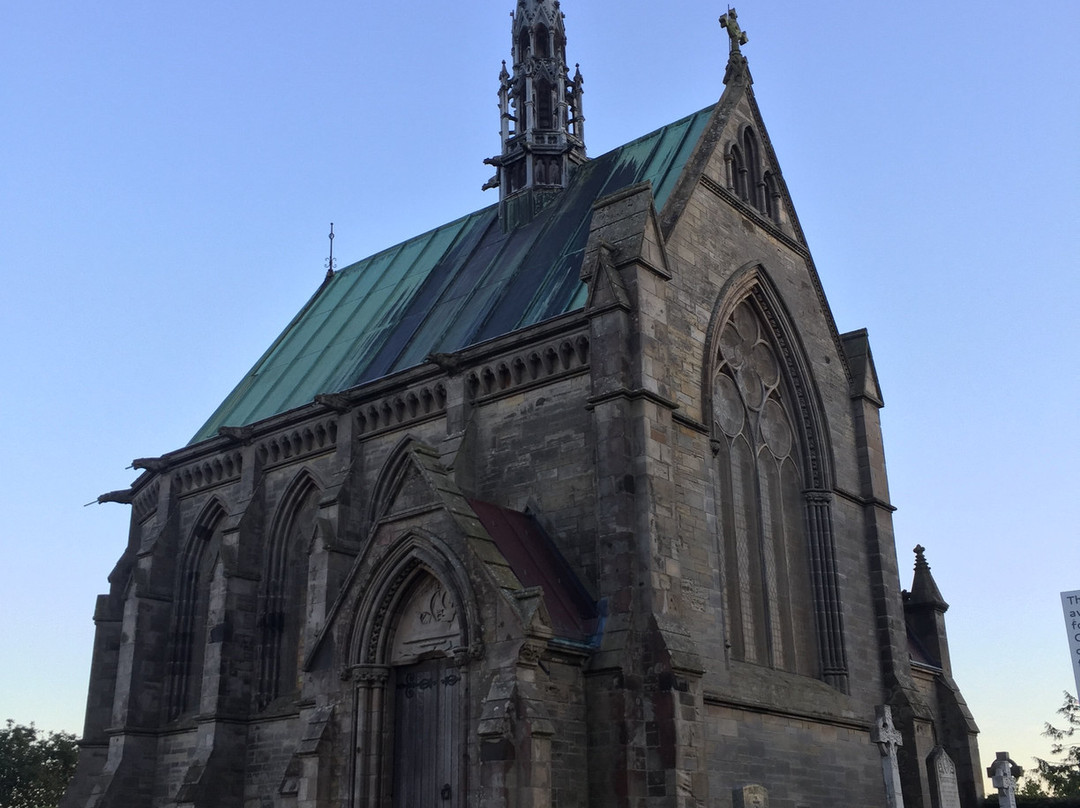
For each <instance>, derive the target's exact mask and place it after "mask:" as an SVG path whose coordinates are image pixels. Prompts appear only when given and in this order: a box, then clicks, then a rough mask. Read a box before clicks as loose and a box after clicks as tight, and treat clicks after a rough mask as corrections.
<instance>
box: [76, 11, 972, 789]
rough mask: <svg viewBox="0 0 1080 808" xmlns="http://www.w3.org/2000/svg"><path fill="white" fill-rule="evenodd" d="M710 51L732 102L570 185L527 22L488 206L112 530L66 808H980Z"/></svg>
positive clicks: (882, 510) (941, 648)
mask: <svg viewBox="0 0 1080 808" xmlns="http://www.w3.org/2000/svg"><path fill="white" fill-rule="evenodd" d="M721 22H722V23H723V24H724V28H726V29H727V34H728V36H729V38H730V43H729V51H730V54H729V61H728V63H727V69H726V73H725V75H724V77H723V84H724V86H723V91H722V94H721V95H720V98H719V100H718V101H717V102H716V103H715V104H714V105H712V106H710V107H708V108H706V109H703V110H700V111H697V112H693V113H692V114H689V115H687V116H686V117H685V118H682V119H681V120H677V121H674V122H672V123H670V124H668V125H667V126H665V127H663V128H662V129H659V130H657V131H655V132H651V133H649V134H646V135H643V136H641V137H638V138H636V139H634V140H631V141H629V142H628V143H626V144H625V145H623V146H620V147H619V148H616V149H614V150H613V151H610V152H608V153H607V154H603V155H599V156H596V157H589V156H587V154H586V146H585V126H584V124H585V116H584V113H583V108H582V101H583V96H582V88H583V79H582V75H581V72H580V71H578V70H575V72H574V73H573V75H571V73H570V70H569V63H568V62H567V60H566V29H565V27H564V15H563V13H562V11H561V9H560V4H559V2H558V0H518V2H517V6H516V10H515V11H514V14H513V26H512V28H513V33H512V40H511V42H510V53H511V59H510V60H509V62H507V63H504V66H503V70H502V72H501V74H500V77H499V103H500V108H501V120H502V138H501V139H502V148H501V151H500V152H499V154H498V155H496V156H495V157H492V158H490V159H489V160H487V162H488V163H489V164H490V165H491V166H492V167H493V169H494V177H493V179H492V180H491V182H490V183H489V186H490V187H492V188H497V189H498V193H499V201H498V202H497V203H496V204H493V205H491V206H490V207H488V208H485V209H483V210H479V211H477V212H475V213H471V214H469V215H467V216H464V217H462V218H460V219H457V220H456V221H453V222H450V223H448V224H446V225H444V226H442V227H439V228H437V229H435V230H432V231H431V232H428V233H424V234H421V235H418V236H416V237H415V238H413V239H411V240H409V241H406V242H404V243H402V244H398V245H396V246H392V247H389V248H388V249H386V250H384V251H382V252H380V253H378V254H376V255H373V256H371V257H369V258H365V259H364V260H362V261H359V262H357V263H354V264H352V265H351V266H348V267H345V268H344V269H341V270H340V271H334V270H333V269H331V271H330V272H329V273H328V275H327V277H326V279H325V281H324V282H323V283H322V285H321V286H320V287H319V288H318V290H317V291H316V292H315V294H314V296H313V297H312V298H311V299H310V300H309V301H307V303H305V304H304V305H303V307H302V308H301V309H300V311H299V313H298V314H297V315H296V316H295V318H294V319H293V320H292V322H290V323H289V324H288V326H287V327H286V328H285V330H284V331H283V332H282V334H281V336H280V337H278V339H277V340H276V341H275V342H274V343H273V344H272V345H271V346H270V347H269V348H268V349H267V351H266V353H265V354H264V355H263V356H262V357H261V358H259V360H258V361H257V362H256V363H255V366H254V367H253V368H252V370H251V371H250V372H249V373H248V374H247V376H246V377H245V378H244V379H243V380H241V382H240V383H239V385H238V386H237V387H236V389H235V390H234V391H233V392H232V393H231V394H230V395H229V397H228V398H227V399H226V400H225V401H224V402H223V403H222V404H221V406H220V407H219V408H218V410H217V411H216V412H215V413H214V414H213V415H212V416H211V417H210V419H209V420H208V421H207V423H206V424H205V425H204V426H203V427H202V428H201V429H200V430H199V432H198V433H197V434H196V435H195V436H194V439H193V440H192V441H191V443H189V444H188V445H187V446H184V447H181V448H179V449H177V450H176V451H173V452H169V453H168V454H165V455H163V456H161V457H156V458H144V459H141V460H138V461H136V467H137V468H138V469H139V470H140V471H141V475H140V476H139V477H138V479H136V480H135V482H134V483H133V484H132V486H131V488H130V489H127V490H124V491H118V492H112V493H111V494H107V495H104V496H103V497H102V498H101V499H102V501H118V502H123V503H126V504H128V505H130V508H131V528H130V535H129V538H128V542H127V545H126V548H125V550H124V552H123V553H122V555H121V556H120V559H119V561H118V562H117V564H116V567H115V568H114V569H113V571H112V573H111V574H110V575H109V590H108V594H105V595H101V596H100V597H99V598H98V601H97V605H96V609H95V612H94V622H95V624H96V635H95V643H94V651H93V661H92V666H91V671H90V686H89V696H88V703H87V710H86V724H85V731H84V737H83V740H82V742H81V747H80V759H79V767H78V772H77V774H76V777H75V779H74V781H73V782H72V785H71V787H70V789H69V791H68V794H67V796H66V797H65V800H64V802H63V805H64V806H65V808H91V807H93V808H106V807H107V808H164V807H165V806H183V807H186V808H278V807H279V806H281V807H288V808H293V807H295V808H329V807H330V806H334V807H335V808H406V807H408V808H466V806H470V807H471V806H480V807H481V808H503V807H505V808H510V807H511V806H514V807H515V808H517V807H520V808H662V807H663V808H667V807H669V806H670V808H698V806H703V807H707V808H730V807H731V806H742V805H769V806H772V808H830V807H831V806H838V805H843V806H884V805H886V800H887V797H886V794H887V791H889V789H890V788H891V787H890V786H888V784H887V781H888V769H889V766H890V764H891V763H893V762H895V764H896V765H895V767H894V768H895V770H896V771H898V773H899V774H898V780H897V781H896V782H897V783H898V784H899V788H900V790H901V791H902V797H903V801H904V804H905V805H906V806H908V808H955V806H961V805H962V806H964V808H974V807H975V806H976V805H979V804H981V798H982V776H981V770H980V763H979V755H978V748H977V744H976V733H977V728H976V726H975V724H974V722H973V720H972V717H971V715H970V713H969V711H968V709H967V707H966V705H965V703H964V700H963V698H962V696H961V694H960V691H959V689H958V688H957V685H956V683H955V682H954V681H953V678H952V672H951V669H950V663H949V651H948V643H947V638H946V632H945V622H944V614H945V610H946V609H947V608H948V606H947V604H946V602H945V600H944V599H943V597H942V595H941V593H940V591H939V590H938V587H937V586H936V584H935V583H934V580H933V577H932V575H931V573H930V569H929V566H928V565H927V563H926V558H925V555H924V553H923V550H922V548H921V547H920V548H916V549H917V553H916V557H915V572H914V578H913V583H912V584H911V590H910V592H902V591H901V583H900V572H899V569H898V561H897V554H896V547H895V543H894V537H893V528H892V517H891V514H892V511H893V507H892V505H891V504H890V500H889V492H888V485H887V480H886V473H885V460H884V454H883V448H882V435H881V429H880V421H879V413H878V411H879V409H880V408H881V407H882V395H881V390H880V387H879V385H878V379H877V375H876V373H875V370H874V362H873V358H872V354H871V351H870V347H869V342H868V339H867V334H866V332H865V331H862V330H859V331H852V332H847V333H841V332H840V331H839V330H838V329H837V326H836V323H835V322H834V321H833V317H832V315H831V313H830V310H829V305H828V302H827V301H826V298H825V294H824V291H823V290H822V286H821V282H820V280H819V277H818V274H817V271H816V269H815V267H814V262H813V260H812V258H811V256H810V253H809V251H808V249H807V246H806V241H805V239H804V236H803V232H802V230H801V228H800V226H799V221H798V218H797V217H796V214H795V209H794V207H793V205H792V201H791V199H790V197H789V195H788V190H787V187H786V186H785V183H784V178H783V174H782V172H781V170H780V165H779V163H778V161H777V156H776V154H775V153H774V152H773V149H772V146H771V144H770V141H769V136H768V133H767V131H766V129H765V124H764V121H763V119H762V115H761V111H760V110H759V108H758V105H757V103H756V101H755V98H754V92H753V87H752V84H753V81H752V79H751V75H750V71H749V68H748V66H747V61H746V59H745V57H744V55H743V53H742V47H741V46H742V45H744V44H745V43H746V41H747V37H746V35H745V34H744V33H743V32H742V30H741V29H740V27H739V24H738V21H737V18H736V15H735V12H734V11H729V12H728V13H727V14H725V15H724V17H723V18H722V20H721ZM718 85H719V82H718ZM718 89H720V88H719V86H718ZM905 577H906V576H905ZM886 706H887V707H889V708H891V718H892V723H891V724H890V725H889V726H888V727H886V729H888V733H887V735H888V737H890V738H892V737H895V739H896V740H895V742H894V741H889V742H888V743H886V742H885V741H884V740H882V738H883V737H884V736H882V735H881V732H882V726H881V725H879V724H880V722H876V720H875V716H876V715H877V716H879V717H880V716H881V715H882V710H881V709H879V708H883V707H886ZM883 764H884V765H883Z"/></svg>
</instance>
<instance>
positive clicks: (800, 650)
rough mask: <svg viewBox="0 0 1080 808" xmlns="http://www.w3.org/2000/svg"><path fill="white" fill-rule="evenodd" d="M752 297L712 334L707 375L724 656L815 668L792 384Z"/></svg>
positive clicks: (812, 671)
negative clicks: (714, 350) (715, 342)
mask: <svg viewBox="0 0 1080 808" xmlns="http://www.w3.org/2000/svg"><path fill="white" fill-rule="evenodd" d="M785 375H786V374H785V367H784V364H783V363H782V362H781V360H780V357H779V355H778V350H777V346H776V345H775V343H774V341H773V339H772V338H771V335H770V332H769V330H768V328H767V327H766V326H765V324H764V322H763V321H762V318H761V317H760V315H759V314H758V312H757V311H756V310H755V308H754V306H753V304H752V302H751V298H747V299H746V300H744V301H743V302H742V303H740V304H739V305H738V306H737V307H736V308H735V309H734V311H733V313H732V314H731V316H730V317H729V318H728V319H727V322H725V323H724V325H723V326H722V328H721V330H720V334H719V352H718V356H717V357H716V363H715V371H714V375H713V379H712V386H713V387H712V403H713V415H712V417H713V436H714V440H713V446H714V450H715V452H716V463H717V497H716V501H717V517H718V522H719V527H720V533H721V535H720V555H721V558H722V570H723V588H724V593H725V604H726V608H725V610H724V614H725V629H726V632H727V638H728V643H729V645H730V648H731V654H732V657H733V658H735V659H739V660H743V661H746V662H753V663H756V664H759V665H765V666H768V667H773V668H780V669H783V670H787V671H792V672H794V673H800V674H805V675H810V676H816V675H818V673H819V671H818V662H817V659H818V657H817V646H816V641H815V619H814V615H815V612H814V608H815V607H814V597H813V586H812V581H811V568H810V561H809V557H808V551H807V547H808V544H807V537H806V532H805V526H804V520H805V516H804V495H803V492H804V489H805V488H806V487H807V486H806V484H805V481H804V479H803V472H802V468H803V463H802V460H801V457H800V453H801V451H802V448H801V446H800V444H801V441H800V438H799V430H798V429H797V426H796V424H797V421H796V420H795V418H794V416H793V412H792V401H791V398H792V393H791V384H790V383H789V382H788V380H787V379H786V378H785Z"/></svg>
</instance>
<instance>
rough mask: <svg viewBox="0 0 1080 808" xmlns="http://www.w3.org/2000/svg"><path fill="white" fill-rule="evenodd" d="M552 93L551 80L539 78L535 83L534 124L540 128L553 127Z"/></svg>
mask: <svg viewBox="0 0 1080 808" xmlns="http://www.w3.org/2000/svg"><path fill="white" fill-rule="evenodd" d="M553 95H554V91H553V90H552V87H551V82H549V81H548V80H547V79H540V81H538V82H537V83H536V121H537V124H536V125H537V127H538V128H540V129H554V128H555V112H554V102H553V99H552V96H553Z"/></svg>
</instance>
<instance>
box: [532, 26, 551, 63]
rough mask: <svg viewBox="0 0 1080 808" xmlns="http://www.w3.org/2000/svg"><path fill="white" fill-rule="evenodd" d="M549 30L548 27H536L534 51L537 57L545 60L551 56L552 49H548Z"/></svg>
mask: <svg viewBox="0 0 1080 808" xmlns="http://www.w3.org/2000/svg"><path fill="white" fill-rule="evenodd" d="M548 45H549V42H548V29H547V26H546V25H538V26H536V47H535V48H534V49H533V50H534V51H535V53H536V55H537V56H539V57H540V58H545V57H547V56H550V55H551V53H550V48H549V47H548Z"/></svg>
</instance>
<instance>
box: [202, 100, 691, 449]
mask: <svg viewBox="0 0 1080 808" xmlns="http://www.w3.org/2000/svg"><path fill="white" fill-rule="evenodd" d="M711 112H712V108H711V107H709V108H707V109H704V110H702V111H701V112H698V113H696V114H694V115H690V116H689V117H686V118H683V119H682V120H680V121H676V122H675V123H672V124H669V125H668V126H665V127H664V128H662V129H658V130H657V131H655V132H653V133H651V134H648V135H646V136H645V137H642V138H639V139H637V140H634V141H632V142H630V143H627V144H626V145H624V146H620V147H619V148H617V149H615V150H613V151H610V152H608V153H607V154H605V155H603V156H601V157H597V158H596V159H594V160H590V161H589V162H587V163H585V164H584V165H581V166H579V167H578V168H577V169H576V170H575V171H574V174H573V176H572V178H571V180H570V184H569V186H568V187H567V188H566V190H565V191H563V192H562V193H561V194H560V195H559V197H558V199H556V200H555V201H553V202H552V203H550V204H549V205H548V206H547V207H546V208H544V209H543V210H542V211H541V212H540V213H539V214H538V215H537V216H536V217H535V218H534V219H533V220H532V221H530V222H528V223H527V224H524V225H522V226H519V227H517V228H515V229H513V230H510V231H509V232H504V231H503V228H502V227H501V226H500V224H499V214H498V205H492V206H491V207H488V208H484V209H483V210H479V211H477V212H476V213H472V214H470V215H468V216H465V217H464V218H461V219H458V220H457V221H455V222H450V223H449V224H446V225H443V226H442V227H439V228H436V229H435V230H432V231H431V232H429V233H425V234H423V235H421V236H417V237H415V238H413V239H411V240H409V241H406V242H404V243H402V244H399V245H397V246H396V247H391V248H390V249H388V250H384V251H383V252H380V253H377V254H376V255H373V256H371V257H370V258H366V259H364V260H363V261H359V262H358V263H355V264H352V265H351V266H348V267H345V268H344V269H342V270H341V271H339V272H337V273H335V274H334V275H333V277H331V278H329V279H328V280H327V281H326V282H325V283H324V284H323V285H322V286H321V287H320V288H319V289H318V291H317V292H316V293H315V295H314V296H313V297H312V298H311V300H309V301H308V303H307V305H305V306H304V308H303V309H301V311H300V313H299V314H297V315H296V317H295V318H293V321H292V322H291V323H290V324H289V325H288V327H287V328H286V329H285V331H284V332H282V334H281V336H279V337H278V338H277V340H276V341H275V342H274V344H273V345H271V346H270V349H269V350H268V351H267V352H266V353H265V354H264V355H263V356H262V358H261V359H259V361H258V362H256V363H255V366H254V367H253V368H252V369H251V371H249V372H248V374H247V376H245V377H244V379H243V380H242V381H241V382H240V384H239V385H237V387H236V389H235V390H233V392H232V393H230V394H229V397H228V398H226V399H225V401H224V402H222V404H221V406H220V407H218V409H217V411H216V412H215V413H214V414H213V415H212V416H211V417H210V420H208V421H207V422H206V424H204V425H203V427H202V429H200V430H199V431H198V433H197V434H196V435H195V437H194V438H193V439H192V442H196V441H200V440H205V439H206V438H210V437H213V436H214V435H216V434H217V431H218V429H219V428H220V427H222V426H245V425H247V424H251V423H254V422H256V421H259V420H262V419H263V418H269V417H271V416H274V415H277V414H279V413H282V412H285V411H287V410H290V409H293V408H295V407H300V406H303V405H305V404H308V403H310V402H311V400H312V399H313V398H314V397H315V395H317V394H319V393H333V392H340V391H342V390H347V389H349V388H350V387H355V386H357V385H359V384H363V383H364V382H368V381H371V380H373V379H377V378H380V377H382V376H386V375H388V374H391V373H395V372H397V371H400V370H405V369H406V368H410V367H413V366H415V365H419V364H421V363H422V362H423V361H424V359H425V357H427V356H428V354H430V353H433V352H446V353H450V352H453V351H458V350H461V349H462V348H465V347H467V346H469V345H473V344H476V343H478V342H482V341H484V340H486V339H491V338H493V337H497V336H500V335H502V334H506V333H508V332H510V331H513V330H515V329H518V328H523V327H525V326H529V325H533V324H535V323H538V322H541V321H542V320H546V319H549V318H551V317H556V316H558V315H560V314H564V313H566V312H569V311H573V310H574V309H577V308H580V307H581V306H583V305H584V302H585V288H584V285H583V284H582V283H581V281H580V280H579V278H578V273H579V270H580V267H581V260H582V254H583V253H584V250H585V242H586V240H587V239H588V235H589V222H590V219H591V209H592V204H593V202H595V201H596V200H597V199H598V198H600V197H603V196H606V195H607V194H611V193H614V192H615V191H618V190H620V189H621V188H625V187H628V186H630V185H634V184H635V183H639V182H644V181H646V180H650V181H651V182H652V185H653V196H654V199H655V202H656V207H657V209H659V208H661V207H663V204H664V202H665V201H666V200H667V197H668V195H669V194H670V193H671V190H672V188H674V186H675V182H676V181H677V180H678V177H679V174H680V173H681V171H682V169H683V166H684V165H685V164H686V161H687V159H688V158H689V156H690V153H691V151H692V150H693V148H694V145H695V144H696V143H697V140H698V138H699V137H700V136H701V133H702V131H703V130H704V128H705V124H706V122H707V121H708V119H709V115H710V114H711Z"/></svg>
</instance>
